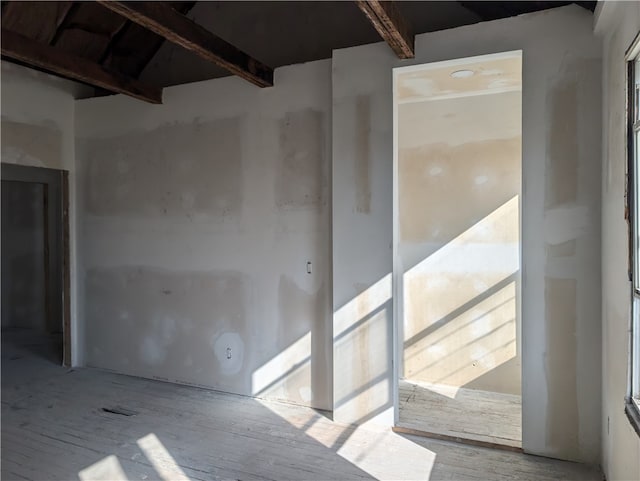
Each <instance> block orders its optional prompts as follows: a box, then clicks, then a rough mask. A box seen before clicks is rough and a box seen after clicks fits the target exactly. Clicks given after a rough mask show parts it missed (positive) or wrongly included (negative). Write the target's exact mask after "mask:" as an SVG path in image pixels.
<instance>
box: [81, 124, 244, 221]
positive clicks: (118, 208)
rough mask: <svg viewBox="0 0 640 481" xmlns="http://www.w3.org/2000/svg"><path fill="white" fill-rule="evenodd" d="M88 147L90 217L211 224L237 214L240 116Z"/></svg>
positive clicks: (239, 204) (161, 129) (95, 142)
mask: <svg viewBox="0 0 640 481" xmlns="http://www.w3.org/2000/svg"><path fill="white" fill-rule="evenodd" d="M87 144H88V167H87V175H88V180H87V183H86V200H87V204H86V207H87V211H88V212H89V213H91V214H94V215H99V216H123V217H137V216H148V217H162V216H180V217H188V218H193V217H195V216H206V217H210V218H215V219H217V220H225V219H230V218H237V217H239V216H240V214H241V209H242V174H243V169H242V165H243V162H242V118H241V117H234V118H228V119H222V120H215V121H209V122H204V123H201V122H198V121H195V122H193V123H188V124H172V125H163V126H161V127H158V128H157V129H155V130H152V131H150V132H144V133H143V132H135V133H131V134H125V135H121V136H118V137H113V138H109V139H100V140H97V139H96V140H90V141H87Z"/></svg>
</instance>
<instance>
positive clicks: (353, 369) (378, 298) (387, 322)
mask: <svg viewBox="0 0 640 481" xmlns="http://www.w3.org/2000/svg"><path fill="white" fill-rule="evenodd" d="M358 290H359V291H360V292H359V294H358V295H357V296H355V297H354V298H353V299H352V300H350V301H349V302H348V303H346V304H345V305H344V306H342V307H341V308H340V309H338V310H337V311H336V313H335V316H334V333H333V343H334V346H335V351H334V372H336V373H337V372H339V373H340V375H334V379H335V385H334V414H335V413H336V412H339V417H341V418H342V417H344V418H345V419H350V420H354V421H353V423H355V424H360V423H364V422H366V421H369V420H371V419H373V418H375V417H376V416H378V415H381V414H382V413H384V412H385V411H388V410H389V409H392V408H393V386H392V383H391V379H392V372H391V360H392V353H391V343H390V340H391V339H392V328H393V325H392V322H391V319H392V296H391V273H389V274H387V275H386V276H384V277H383V278H382V279H380V280H379V281H377V282H376V283H374V284H373V285H371V286H369V287H366V288H364V287H363V286H358ZM363 413H366V414H363Z"/></svg>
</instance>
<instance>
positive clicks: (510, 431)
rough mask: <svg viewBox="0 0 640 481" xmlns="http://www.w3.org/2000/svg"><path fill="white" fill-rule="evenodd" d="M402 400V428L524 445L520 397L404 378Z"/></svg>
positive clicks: (399, 424)
mask: <svg viewBox="0 0 640 481" xmlns="http://www.w3.org/2000/svg"><path fill="white" fill-rule="evenodd" d="M399 400H400V406H399V422H398V426H399V427H402V428H407V429H411V430H414V431H422V432H425V433H432V434H435V435H443V436H448V437H451V438H464V439H468V440H471V441H480V442H483V443H488V444H498V445H503V446H507V447H513V448H521V447H522V402H521V398H520V396H515V395H511V394H502V393H494V392H488V391H479V390H475V389H465V388H455V387H451V386H446V385H438V384H430V383H424V382H418V381H410V380H401V381H400V385H399Z"/></svg>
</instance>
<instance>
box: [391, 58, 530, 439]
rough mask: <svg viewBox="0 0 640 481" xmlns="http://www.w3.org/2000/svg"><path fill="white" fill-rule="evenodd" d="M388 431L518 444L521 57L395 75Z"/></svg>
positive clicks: (430, 67)
mask: <svg viewBox="0 0 640 481" xmlns="http://www.w3.org/2000/svg"><path fill="white" fill-rule="evenodd" d="M394 137H395V145H394V149H395V164H394V173H395V175H394V199H395V202H394V203H395V206H394V285H395V292H396V299H398V302H397V307H396V312H395V319H396V321H395V322H396V339H397V346H396V363H395V365H396V366H397V369H398V371H397V373H396V374H397V375H396V379H398V383H399V385H398V386H397V392H398V403H397V412H396V428H395V429H396V430H397V431H403V432H410V433H414V434H423V435H427V436H433V437H438V438H443V439H450V440H456V441H463V442H469V443H472V444H480V445H486V446H495V447H502V448H505V449H514V450H519V449H521V447H522V432H521V431H522V427H521V426H522V408H521V405H522V403H521V371H522V369H521V342H522V341H521V323H520V283H521V281H520V250H521V247H520V246H521V242H520V231H521V229H520V211H521V205H520V198H521V177H522V173H521V172H522V53H521V52H519V51H518V52H508V53H500V54H494V55H484V56H480V57H472V58H466V59H458V60H452V61H446V62H437V63H431V64H426V65H419V66H411V67H404V68H397V69H395V70H394Z"/></svg>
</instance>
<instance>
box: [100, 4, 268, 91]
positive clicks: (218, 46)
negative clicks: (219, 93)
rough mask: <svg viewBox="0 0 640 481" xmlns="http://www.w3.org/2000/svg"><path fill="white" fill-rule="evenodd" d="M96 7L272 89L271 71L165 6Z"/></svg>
mask: <svg viewBox="0 0 640 481" xmlns="http://www.w3.org/2000/svg"><path fill="white" fill-rule="evenodd" d="M98 3H100V4H102V5H104V6H105V7H107V8H109V9H110V10H113V11H114V12H117V13H119V14H120V15H122V16H124V17H125V18H127V19H129V20H131V21H132V22H135V23H137V24H139V25H142V26H143V27H145V28H147V29H149V30H151V31H152V32H154V33H156V34H158V35H160V36H162V37H164V38H166V39H167V40H169V41H170V42H173V43H175V44H177V45H180V46H181V47H183V48H186V49H187V50H190V51H192V52H194V53H195V54H197V55H199V56H200V57H202V58H204V59H205V60H208V61H210V62H213V63H215V64H216V65H219V66H221V67H223V68H225V69H227V70H228V71H229V72H231V73H233V74H235V75H237V76H239V77H241V78H243V79H245V80H247V81H249V82H251V83H253V84H254V85H257V86H258V87H270V86H272V85H273V69H271V68H270V67H268V66H266V65H264V64H263V63H261V62H259V61H258V60H256V59H254V58H252V57H250V56H249V55H247V54H246V53H244V52H242V51H241V50H239V49H238V48H236V47H234V46H233V45H231V44H230V43H228V42H227V41H225V40H223V39H221V38H220V37H217V36H216V35H214V34H212V33H211V32H209V31H208V30H207V29H205V28H204V27H202V26H200V25H198V24H197V23H195V22H194V21H193V20H191V19H189V18H187V17H186V16H184V15H182V14H181V13H179V12H177V11H176V10H175V9H173V8H171V7H170V6H169V5H167V4H165V3H162V2H116V1H105V0H99V2H98Z"/></svg>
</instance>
